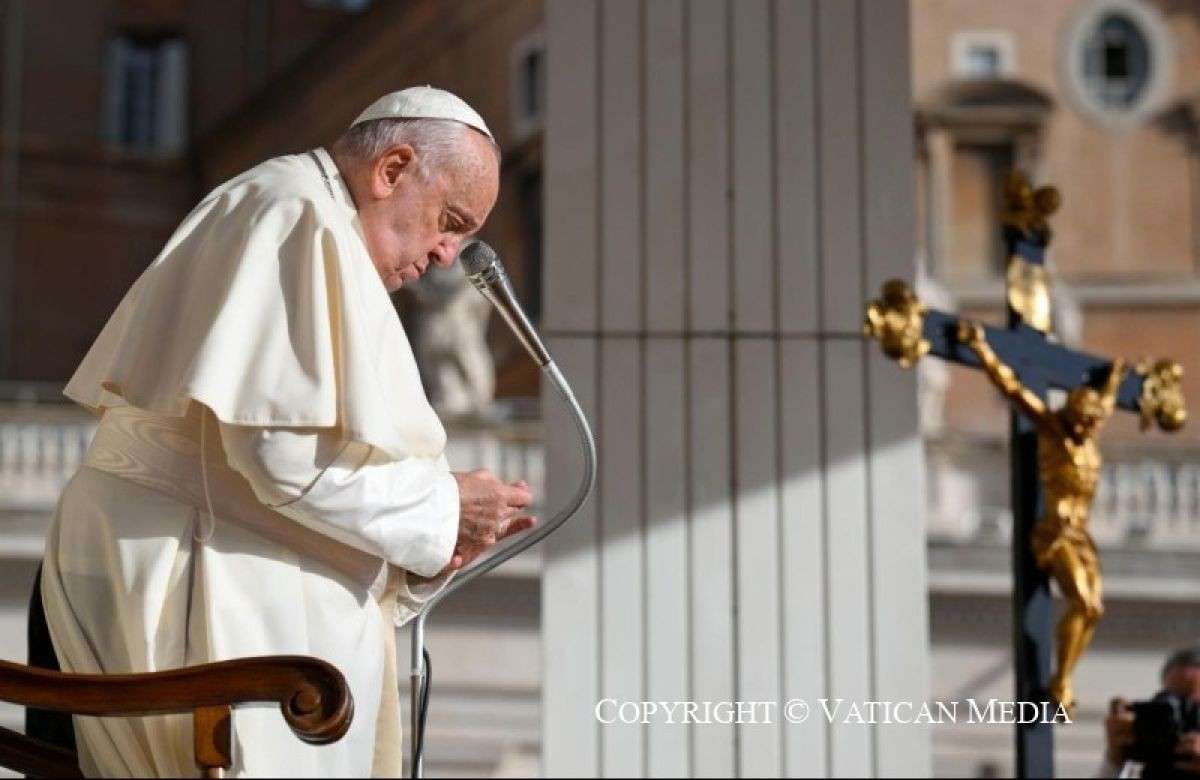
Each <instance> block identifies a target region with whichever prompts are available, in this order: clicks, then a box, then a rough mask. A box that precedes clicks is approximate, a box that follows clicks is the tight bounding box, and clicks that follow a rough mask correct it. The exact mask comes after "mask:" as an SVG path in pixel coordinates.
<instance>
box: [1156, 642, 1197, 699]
mask: <svg viewBox="0 0 1200 780" xmlns="http://www.w3.org/2000/svg"><path fill="white" fill-rule="evenodd" d="M1162 684H1163V689H1164V690H1166V691H1169V692H1170V693H1173V694H1175V695H1176V696H1180V697H1182V698H1185V699H1191V700H1192V701H1200V645H1196V646H1193V647H1185V648H1183V649H1182V650H1177V651H1175V652H1174V653H1172V654H1171V657H1170V658H1168V659H1167V662H1166V663H1165V664H1163V668H1162Z"/></svg>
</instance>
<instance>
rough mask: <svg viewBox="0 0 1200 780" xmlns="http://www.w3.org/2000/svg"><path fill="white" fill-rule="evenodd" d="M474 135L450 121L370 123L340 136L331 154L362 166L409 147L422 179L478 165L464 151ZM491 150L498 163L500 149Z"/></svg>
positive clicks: (404, 120) (471, 156) (473, 157)
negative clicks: (394, 149) (392, 150)
mask: <svg viewBox="0 0 1200 780" xmlns="http://www.w3.org/2000/svg"><path fill="white" fill-rule="evenodd" d="M474 132H476V131H475V130H472V129H471V128H470V127H468V126H467V125H464V124H463V123H461V122H456V121H454V120H452V119H372V120H369V121H367V122H361V123H359V124H357V125H355V126H354V127H351V128H350V129H349V130H347V131H346V132H345V133H342V137H341V138H339V139H338V140H337V141H335V142H334V144H333V153H334V154H335V155H336V156H339V157H348V158H350V159H353V160H356V161H359V162H362V161H367V160H374V159H375V158H377V157H378V156H379V155H381V154H383V153H384V152H385V151H387V150H388V149H390V148H391V147H393V146H396V145H397V144H408V145H409V146H411V147H412V148H413V149H414V150H415V151H416V153H417V162H418V165H419V166H420V167H419V169H418V170H419V171H420V172H421V175H422V176H424V177H429V176H430V175H431V174H432V173H434V172H437V171H443V170H446V169H447V168H458V169H460V170H461V169H464V168H470V167H472V166H474V165H478V161H477V160H476V159H475V155H474V154H471V153H470V152H466V147H465V141H466V139H467V136H468V134H469V133H474ZM492 148H493V150H494V151H495V152H496V157H497V159H499V157H500V149H499V148H498V147H497V146H496V144H495V143H492ZM464 152H466V153H464Z"/></svg>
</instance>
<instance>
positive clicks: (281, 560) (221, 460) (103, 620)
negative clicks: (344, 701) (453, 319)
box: [42, 149, 459, 777]
mask: <svg viewBox="0 0 1200 780" xmlns="http://www.w3.org/2000/svg"><path fill="white" fill-rule="evenodd" d="M66 394H67V395H68V396H69V397H71V398H72V399H74V400H75V401H77V402H78V403H80V404H82V405H84V406H86V407H88V408H89V409H92V410H94V411H95V412H97V413H98V414H102V415H103V417H102V419H101V423H100V428H99V430H98V431H97V434H96V438H95V440H94V441H93V443H92V445H91V447H90V449H89V451H88V454H87V457H86V459H85V462H84V465H83V466H82V467H81V468H80V469H79V471H78V472H77V473H76V474H75V476H74V477H73V478H72V479H71V481H70V483H69V484H68V485H67V487H66V489H65V490H64V492H63V494H62V497H61V499H60V501H59V505H58V508H57V511H56V514H55V518H54V522H53V524H52V526H51V529H50V533H49V536H48V538H47V542H46V556H45V563H44V569H43V572H42V597H43V600H44V603H45V609H46V618H47V622H48V624H49V627H50V634H51V637H52V639H53V642H54V647H55V652H56V654H57V655H58V658H59V661H60V663H61V664H62V668H63V670H64V671H69V672H89V673H96V672H98V673H122V672H142V671H156V670H162V669H170V668H176V667H180V666H184V665H192V664H198V663H206V662H210V661H219V660H226V659H233V658H241V657H246V656H254V655H265V654H301V655H312V656H316V657H318V658H322V659H324V660H326V661H329V662H330V663H332V664H333V665H334V666H336V667H337V668H338V669H339V670H340V671H341V672H342V673H343V674H344V675H345V676H346V678H347V680H348V681H349V684H350V690H351V692H352V693H353V695H354V720H353V722H352V724H351V726H350V730H349V732H348V733H347V734H346V736H345V737H343V738H342V739H341V740H340V741H339V742H336V743H334V744H332V745H326V746H311V745H306V744H304V743H302V742H300V741H299V740H298V739H297V738H296V737H295V735H293V734H292V732H291V731H290V730H289V729H288V727H287V725H286V724H285V723H284V721H283V718H282V717H281V716H280V713H279V710H278V707H275V706H271V705H255V706H247V707H240V708H235V710H234V716H233V717H234V721H233V739H234V761H235V763H234V767H233V770H232V773H233V774H235V775H239V776H349V777H356V776H357V777H361V776H368V775H376V776H378V775H399V774H400V773H401V768H402V767H401V734H400V718H399V702H398V693H399V692H398V680H397V674H396V668H395V667H396V663H395V662H396V658H395V628H396V626H397V625H399V624H401V623H403V622H404V621H405V620H407V619H409V618H411V617H412V616H413V615H414V614H415V612H416V610H418V609H419V608H420V604H421V603H422V601H424V600H425V599H427V598H428V597H429V596H431V595H432V594H433V593H435V592H436V590H437V589H438V588H440V587H442V586H443V585H444V584H445V578H444V577H443V578H437V579H434V580H433V581H431V582H424V581H420V583H419V581H417V580H415V579H412V578H411V577H410V576H409V572H411V573H415V574H417V575H421V576H422V577H430V576H433V575H436V574H437V573H438V572H439V571H441V570H442V568H444V567H445V565H446V563H447V562H448V561H449V559H450V556H451V553H452V551H453V547H454V542H455V537H456V535H457V528H458V513H459V503H458V488H457V484H456V482H455V480H454V477H453V476H452V475H451V474H450V473H449V469H448V467H447V464H446V460H445V457H444V455H443V450H444V448H445V441H446V438H445V431H444V430H443V428H442V426H441V423H440V422H439V421H438V419H437V416H436V415H435V414H434V412H433V410H432V409H431V408H430V406H429V404H428V402H427V400H426V398H425V393H424V390H423V388H422V386H421V382H420V378H419V375H418V372H417V366H416V363H415V361H414V360H413V356H412V351H411V348H410V347H409V344H408V340H407V338H406V337H405V334H404V331H403V329H402V328H401V325H400V321H399V318H398V317H397V315H396V311H395V309H394V308H393V306H392V302H391V299H390V298H389V296H388V294H387V291H386V290H385V289H384V286H383V283H382V281H381V280H380V278H379V275H378V273H377V272H376V270H375V267H374V265H373V264H372V262H371V259H370V257H369V255H368V254H367V249H366V245H365V244H364V242H363V240H362V234H361V229H360V227H359V225H358V221H357V216H356V213H355V209H354V205H353V202H352V201H351V199H350V195H349V192H348V190H347V189H346V187H345V185H344V183H343V182H342V181H341V179H340V177H338V175H337V169H336V167H335V166H334V164H333V161H332V159H331V158H330V157H329V155H328V154H327V153H326V152H325V151H324V150H323V149H317V150H314V152H311V153H308V154H303V155H293V156H288V157H281V158H277V159H274V160H270V161H268V162H266V163H263V164H262V165H260V166H258V167H256V168H254V169H253V170H251V171H248V172H247V173H244V174H242V175H241V176H239V177H237V178H236V179H233V180H231V181H229V182H227V183H226V184H224V185H222V186H221V187H219V188H218V189H216V190H215V191H214V192H212V193H211V194H210V195H209V196H208V197H207V198H205V199H204V201H203V202H202V203H201V204H200V205H199V206H197V207H196V209H195V210H194V211H193V212H192V213H191V214H190V215H189V216H188V217H187V218H186V219H185V220H184V222H183V224H182V225H181V226H180V227H179V229H178V230H177V231H176V233H175V234H174V236H172V238H171V240H170V241H169V242H168V243H167V245H166V247H165V248H164V250H163V252H162V254H161V255H159V257H158V258H157V259H156V260H155V261H154V263H153V264H152V265H151V266H150V267H149V268H148V269H147V270H146V272H145V273H143V274H142V276H141V277H140V278H139V279H138V280H137V282H135V283H134V285H133V287H132V288H131V289H130V290H129V292H128V293H127V294H126V296H125V298H124V300H122V302H121V304H120V306H119V307H118V308H117V310H116V312H115V313H114V314H113V316H112V318H111V319H110V320H109V322H108V324H107V325H106V326H105V328H104V330H103V331H102V333H101V334H100V336H99V337H98V338H97V340H96V343H95V344H94V345H93V346H92V348H91V350H90V351H89V352H88V354H87V357H86V358H85V359H84V361H83V363H82V364H81V365H80V366H79V368H78V370H77V371H76V373H75V375H74V376H73V377H72V379H71V381H70V383H69V384H68V385H67V388H66ZM202 445H203V446H202ZM210 507H211V512H210ZM75 730H76V736H77V741H78V744H79V751H80V760H81V764H82V766H83V769H84V771H85V773H87V774H88V775H105V776H181V775H195V774H196V771H197V770H196V768H195V765H194V762H193V756H192V732H191V716H190V715H187V714H184V715H169V716H152V717H141V718H92V717H76V718H75Z"/></svg>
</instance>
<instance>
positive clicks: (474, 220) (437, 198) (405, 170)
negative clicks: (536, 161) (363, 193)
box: [358, 132, 500, 292]
mask: <svg viewBox="0 0 1200 780" xmlns="http://www.w3.org/2000/svg"><path fill="white" fill-rule="evenodd" d="M414 154H415V153H414V152H413V149H412V147H410V146H407V145H404V146H399V147H397V148H395V149H392V150H389V151H388V152H387V153H385V154H384V155H383V156H382V157H381V158H380V159H379V160H377V161H376V162H375V163H374V165H373V168H372V170H371V172H370V182H369V189H370V197H369V198H367V201H368V202H366V203H360V204H359V212H358V213H359V220H360V222H361V223H362V227H363V236H364V238H365V239H366V243H367V249H368V251H369V252H370V254H371V260H372V261H373V262H374V264H375V268H376V270H377V271H379V277H380V279H382V280H383V284H384V287H386V288H387V290H388V292H395V291H396V290H398V289H400V287H401V286H402V285H403V284H404V283H405V282H413V281H416V280H417V279H418V278H420V276H421V274H423V273H425V269H426V268H428V267H429V265H430V264H431V263H437V264H438V265H441V266H450V265H452V264H453V263H454V259H455V258H456V257H457V256H458V250H459V248H460V247H461V246H462V242H463V241H464V240H465V239H466V238H468V237H470V236H472V235H474V234H475V232H476V231H478V230H479V228H481V227H482V226H483V223H484V221H486V220H487V217H488V215H489V214H490V213H491V211H492V207H493V206H494V205H495V204H496V196H497V194H498V193H499V189H500V170H499V163H498V160H497V159H496V154H495V152H494V151H493V150H492V148H491V143H490V142H489V141H488V140H487V139H486V138H484V137H483V136H482V135H480V134H479V133H475V132H471V133H468V134H467V135H466V140H465V141H464V149H463V155H464V158H463V164H461V165H454V166H448V167H449V168H450V170H447V171H433V172H431V173H430V174H428V175H422V173H421V172H419V170H418V166H419V161H418V160H416V159H415V156H414Z"/></svg>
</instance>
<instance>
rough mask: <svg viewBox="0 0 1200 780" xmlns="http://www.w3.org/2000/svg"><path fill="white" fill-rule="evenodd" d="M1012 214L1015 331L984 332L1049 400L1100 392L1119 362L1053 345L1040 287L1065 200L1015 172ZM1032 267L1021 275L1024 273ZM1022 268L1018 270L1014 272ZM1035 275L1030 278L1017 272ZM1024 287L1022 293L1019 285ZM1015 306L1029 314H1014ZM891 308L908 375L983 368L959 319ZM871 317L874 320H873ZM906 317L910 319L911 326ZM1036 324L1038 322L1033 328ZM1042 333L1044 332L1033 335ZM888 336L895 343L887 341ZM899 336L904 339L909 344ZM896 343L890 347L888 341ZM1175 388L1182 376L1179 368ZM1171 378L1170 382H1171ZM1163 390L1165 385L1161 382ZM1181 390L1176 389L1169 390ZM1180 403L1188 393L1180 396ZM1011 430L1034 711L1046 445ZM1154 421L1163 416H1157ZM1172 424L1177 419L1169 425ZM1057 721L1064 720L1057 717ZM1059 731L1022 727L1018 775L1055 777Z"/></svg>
mask: <svg viewBox="0 0 1200 780" xmlns="http://www.w3.org/2000/svg"><path fill="white" fill-rule="evenodd" d="M1005 197H1006V211H1005V213H1004V215H1003V217H1002V219H1003V223H1004V227H1003V236H1004V243H1005V247H1006V249H1007V256H1008V257H1009V271H1010V273H1009V275H1008V279H1009V292H1010V294H1009V295H1008V296H1007V298H1008V305H1007V311H1008V322H1007V327H1006V328H997V327H992V326H984V330H985V332H986V336H987V342H988V344H989V345H990V346H991V348H992V350H993V351H994V352H995V353H996V355H997V357H999V359H1000V360H1001V361H1003V362H1004V363H1006V364H1007V365H1008V366H1010V367H1011V368H1012V370H1013V371H1014V372H1015V373H1016V375H1017V377H1018V378H1019V379H1020V381H1021V383H1022V384H1023V385H1025V387H1027V388H1028V389H1029V390H1031V391H1033V392H1035V393H1037V395H1038V396H1039V397H1041V398H1042V399H1043V400H1045V398H1046V393H1047V390H1048V389H1049V388H1051V387H1054V388H1059V389H1062V390H1066V391H1070V390H1072V389H1074V388H1077V387H1080V386H1083V385H1090V386H1092V387H1094V388H1097V389H1099V388H1100V387H1101V386H1102V385H1103V384H1104V382H1105V380H1106V379H1107V378H1108V376H1109V372H1110V370H1111V367H1112V360H1110V359H1109V358H1105V357H1100V356H1096V355H1091V354H1088V353H1086V352H1079V351H1076V350H1072V349H1068V348H1067V347H1064V346H1062V345H1060V344H1056V343H1054V342H1052V341H1050V340H1048V339H1047V337H1046V335H1045V333H1044V332H1043V331H1044V330H1048V329H1049V323H1048V319H1049V317H1048V311H1049V310H1048V305H1049V293H1048V289H1047V288H1045V287H1044V286H1043V287H1042V288H1041V289H1040V290H1039V289H1037V287H1038V284H1037V282H1038V280H1041V282H1042V283H1044V280H1045V271H1044V268H1043V266H1044V259H1045V253H1046V246H1047V244H1048V243H1049V240H1050V235H1051V232H1050V229H1049V227H1048V225H1047V224H1046V220H1045V217H1046V216H1048V215H1049V214H1050V213H1052V212H1053V211H1054V210H1056V209H1057V208H1058V202H1059V201H1058V193H1057V191H1056V190H1054V189H1053V188H1050V187H1045V188H1042V189H1040V190H1038V191H1036V192H1034V191H1033V190H1032V189H1031V188H1030V187H1029V186H1028V183H1027V181H1026V180H1025V179H1024V177H1023V176H1021V175H1020V174H1017V173H1015V172H1014V174H1013V175H1012V176H1011V177H1010V179H1009V181H1008V184H1007V185H1006V188H1005ZM1022 263H1024V264H1027V265H1026V266H1021V265H1020V264H1022ZM1014 264H1017V265H1016V267H1015V268H1014ZM1014 270H1015V271H1018V272H1020V271H1025V272H1031V273H1029V274H1027V275H1026V276H1025V277H1021V275H1020V274H1019V273H1018V274H1016V275H1014V273H1013V271H1014ZM1020 278H1026V279H1030V278H1032V279H1033V280H1034V284H1032V286H1030V287H1029V288H1026V289H1023V290H1018V292H1019V293H1020V294H1019V295H1016V296H1014V295H1013V294H1012V291H1013V286H1014V279H1020ZM1018 286H1019V285H1018ZM889 287H890V288H891V293H892V296H891V299H890V300H891V303H896V302H897V300H901V299H903V298H904V297H905V296H908V300H909V302H910V304H915V305H916V308H914V307H913V306H912V305H907V306H906V305H904V304H903V301H902V300H901V305H900V306H899V307H898V308H892V307H891V306H890V305H887V304H888V302H889ZM1036 294H1040V295H1041V296H1042V301H1041V303H1042V308H1041V310H1040V311H1038V310H1037V307H1034V306H1029V305H1026V304H1025V303H1022V302H1021V301H1022V300H1023V301H1026V302H1028V301H1029V300H1030V299H1031V297H1036ZM1014 300H1016V301H1017V302H1018V303H1017V305H1020V306H1022V308H1023V309H1024V313H1023V312H1022V311H1017V310H1016V309H1014V303H1013V302H1014ZM881 304H884V309H885V310H890V311H893V312H899V313H896V314H894V316H890V317H889V322H887V323H883V324H884V327H879V326H880V325H881V323H882V320H877V321H875V322H874V324H872V314H871V313H869V314H868V321H867V326H866V328H865V329H866V331H867V333H868V335H871V336H874V337H876V338H879V340H880V342H881V344H882V345H883V348H884V351H885V353H887V354H888V355H889V356H891V357H894V358H897V359H899V361H900V363H901V365H904V366H910V365H912V364H913V363H914V362H915V361H916V360H917V359H918V358H919V357H920V356H921V355H922V354H931V355H933V356H935V357H939V358H942V359H943V360H948V361H950V362H952V363H957V364H960V365H964V366H971V367H976V368H978V367H980V366H981V362H980V360H979V358H978V357H977V356H976V355H975V353H974V352H973V351H971V349H970V348H969V347H967V346H966V345H965V344H962V343H960V342H959V340H958V325H959V318H958V317H956V316H955V315H953V314H948V313H946V312H942V311H937V310H928V309H925V308H924V306H921V305H920V304H919V301H917V299H916V297H915V296H914V295H912V293H911V291H910V290H908V288H907V285H904V284H903V283H902V282H896V281H893V282H889V283H888V284H886V285H885V286H884V297H883V299H881V301H876V302H875V303H874V304H873V305H872V307H871V308H872V309H876V307H878V306H879V305H881ZM869 312H870V310H869ZM903 312H908V315H907V316H905V315H904V314H903ZM1026 316H1030V317H1032V318H1034V319H1035V320H1038V321H1037V322H1032V323H1030V322H1026V319H1025V317H1026ZM1033 325H1038V326H1040V328H1041V329H1039V328H1038V327H1033ZM918 329H919V331H920V334H921V336H922V337H923V339H924V342H927V343H924V344H922V343H920V340H919V339H918V337H917V334H916V331H917V330H918ZM885 334H887V335H885ZM899 334H904V335H903V337H901V336H900V335H899ZM889 335H890V336H891V337H892V338H890V339H889V337H888V336H889ZM1174 370H1175V372H1176V373H1175V381H1176V382H1177V379H1178V373H1179V372H1180V371H1181V369H1179V368H1178V367H1177V366H1176V367H1175V369H1174ZM1168 373H1169V372H1168ZM1147 376H1148V375H1146V374H1143V373H1142V372H1141V371H1130V372H1128V373H1127V374H1126V375H1125V378H1124V379H1123V381H1122V382H1121V384H1120V386H1119V388H1118V391H1117V398H1116V404H1117V406H1118V407H1119V408H1121V409H1126V410H1129V411H1141V412H1142V413H1143V419H1145V416H1146V414H1147V410H1145V409H1143V408H1142V406H1143V404H1144V403H1145V399H1144V389H1146V382H1147V381H1149V380H1148V379H1147ZM1155 381H1156V382H1157V381H1161V380H1160V379H1156V380H1155ZM1168 381H1171V380H1168ZM1174 391H1175V392H1176V393H1178V385H1177V384H1176V385H1175V387H1174ZM1010 408H1012V416H1011V420H1010V436H1011V438H1010V447H1009V453H1010V461H1011V490H1012V514H1013V533H1012V566H1013V595H1012V609H1013V649H1014V659H1015V661H1014V663H1015V677H1016V700H1017V701H1019V702H1031V703H1035V704H1037V705H1038V706H1039V707H1040V706H1041V704H1042V703H1044V702H1048V701H1049V696H1048V693H1047V688H1048V686H1049V682H1050V676H1051V673H1052V667H1051V658H1052V651H1053V636H1054V632H1053V625H1052V618H1053V612H1052V607H1051V598H1050V586H1049V578H1048V577H1047V575H1046V574H1045V573H1044V572H1043V571H1042V570H1041V569H1040V568H1038V566H1037V564H1036V562H1035V560H1034V556H1033V549H1032V545H1031V539H1032V534H1033V529H1034V525H1035V524H1036V523H1037V521H1038V519H1039V518H1040V517H1041V515H1042V508H1043V507H1042V489H1041V481H1040V479H1039V474H1038V457H1037V449H1038V437H1037V429H1036V427H1035V424H1034V422H1033V421H1032V420H1030V419H1028V418H1027V417H1025V416H1024V415H1022V414H1021V413H1020V412H1018V411H1017V410H1016V408H1015V407H1011V406H1010ZM1151 411H1154V410H1151ZM1158 415H1159V424H1160V426H1162V427H1164V428H1165V429H1170V430H1173V429H1174V428H1177V427H1178V426H1179V425H1182V420H1183V416H1184V413H1183V410H1182V398H1181V396H1179V397H1178V400H1177V406H1176V415H1175V419H1174V422H1167V423H1164V422H1163V417H1162V415H1161V409H1159V410H1158ZM1169 416H1170V415H1168V417H1169ZM1050 711H1051V712H1053V711H1054V710H1053V709H1051V710H1050ZM1052 728H1053V726H1052V724H1051V723H1042V722H1035V723H1025V724H1017V726H1016V774H1017V776H1018V777H1021V778H1031V777H1053V775H1054V734H1053V731H1052Z"/></svg>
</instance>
